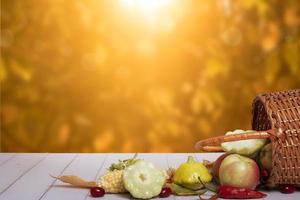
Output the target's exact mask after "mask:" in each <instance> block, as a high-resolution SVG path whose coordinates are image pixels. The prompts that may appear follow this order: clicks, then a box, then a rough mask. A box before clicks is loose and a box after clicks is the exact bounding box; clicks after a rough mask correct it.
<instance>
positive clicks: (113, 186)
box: [97, 170, 126, 193]
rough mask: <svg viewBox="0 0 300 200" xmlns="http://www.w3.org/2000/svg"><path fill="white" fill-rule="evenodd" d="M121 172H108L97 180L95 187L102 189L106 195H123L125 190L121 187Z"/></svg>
mask: <svg viewBox="0 0 300 200" xmlns="http://www.w3.org/2000/svg"><path fill="white" fill-rule="evenodd" d="M123 171H124V170H113V171H108V172H107V173H106V174H105V175H104V176H101V177H100V178H99V179H98V180H97V185H98V186H99V187H102V188H103V189H104V190H105V192H107V193H124V192H126V189H125V187H124V185H123V180H122V176H123Z"/></svg>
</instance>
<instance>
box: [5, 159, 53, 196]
mask: <svg viewBox="0 0 300 200" xmlns="http://www.w3.org/2000/svg"><path fill="white" fill-rule="evenodd" d="M46 156H47V155H46V154H17V155H16V156H15V157H13V158H12V159H10V160H8V161H7V162H5V163H4V164H3V165H1V166H0V177H1V179H0V195H1V194H2V193H3V192H4V191H5V190H6V189H7V188H9V187H10V186H11V185H12V184H14V183H15V181H17V180H18V179H19V178H21V177H22V176H23V175H24V174H26V172H28V171H29V170H30V169H31V168H33V167H34V166H35V165H37V164H38V163H39V162H40V161H41V160H42V159H44V158H45V157H46Z"/></svg>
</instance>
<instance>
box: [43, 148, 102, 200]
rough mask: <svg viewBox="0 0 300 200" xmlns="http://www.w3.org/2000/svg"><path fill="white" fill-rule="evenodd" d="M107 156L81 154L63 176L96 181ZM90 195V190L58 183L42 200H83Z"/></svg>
mask: <svg viewBox="0 0 300 200" xmlns="http://www.w3.org/2000/svg"><path fill="white" fill-rule="evenodd" d="M106 156H107V155H106V154H79V155H78V157H77V158H76V159H75V160H74V161H73V162H72V163H71V164H70V165H69V166H68V167H67V168H66V169H65V171H64V172H63V175H76V176H79V177H81V178H83V179H85V180H90V181H92V180H95V179H96V178H97V177H96V176H97V173H98V172H99V171H100V170H101V168H102V166H103V163H104V161H105V158H106ZM88 194H89V190H88V189H84V188H75V187H70V186H69V185H68V184H65V183H62V182H60V181H56V182H55V183H54V184H53V186H52V187H51V188H50V189H49V191H47V193H45V195H44V196H43V197H42V198H41V199H42V200H52V199H70V200H71V199H72V200H83V199H85V198H86V196H87V195H88Z"/></svg>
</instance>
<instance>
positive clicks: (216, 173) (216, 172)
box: [212, 153, 230, 181]
mask: <svg viewBox="0 0 300 200" xmlns="http://www.w3.org/2000/svg"><path fill="white" fill-rule="evenodd" d="M228 155H230V153H224V154H222V155H221V156H219V157H218V158H217V160H216V161H215V162H214V165H213V168H212V174H213V176H214V178H215V179H216V180H217V181H219V169H220V165H221V163H222V161H223V160H224V158H226V157H227V156H228Z"/></svg>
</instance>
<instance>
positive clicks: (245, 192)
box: [218, 185, 267, 199]
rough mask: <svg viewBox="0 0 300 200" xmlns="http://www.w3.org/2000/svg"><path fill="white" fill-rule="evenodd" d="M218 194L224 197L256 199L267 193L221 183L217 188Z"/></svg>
mask: <svg viewBox="0 0 300 200" xmlns="http://www.w3.org/2000/svg"><path fill="white" fill-rule="evenodd" d="M218 195H219V197H221V198H224V199H257V198H263V197H266V196H267V195H266V194H264V193H262V192H258V191H255V190H252V189H248V188H238V187H231V186H226V185H222V186H220V187H219V189H218Z"/></svg>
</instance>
